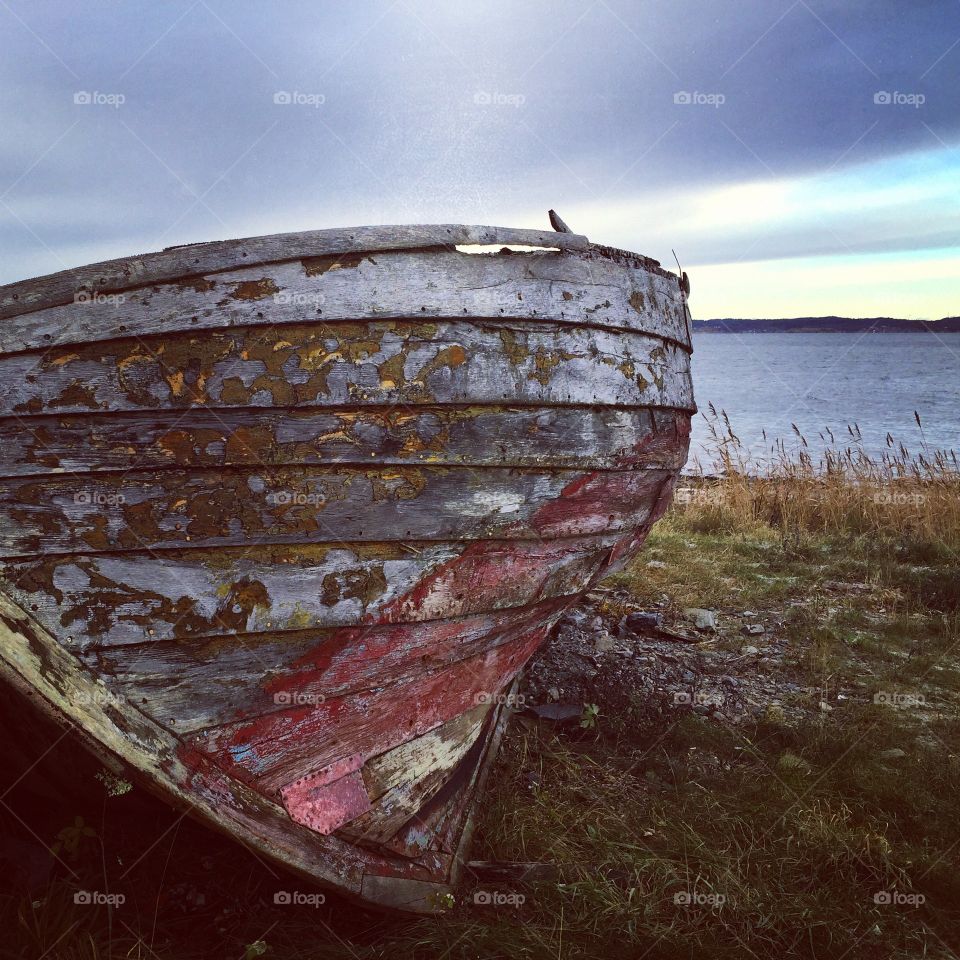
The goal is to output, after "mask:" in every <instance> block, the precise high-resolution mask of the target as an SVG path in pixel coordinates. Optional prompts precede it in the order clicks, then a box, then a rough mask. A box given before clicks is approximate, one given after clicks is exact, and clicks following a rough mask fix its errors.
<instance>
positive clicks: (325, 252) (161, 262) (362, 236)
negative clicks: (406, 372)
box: [0, 223, 654, 319]
mask: <svg viewBox="0 0 960 960" xmlns="http://www.w3.org/2000/svg"><path fill="white" fill-rule="evenodd" d="M470 244H516V245H518V246H533V247H546V248H556V249H560V250H586V249H587V248H588V247H589V241H588V240H587V238H586V237H584V236H580V235H579V234H563V235H559V234H557V233H554V232H552V231H550V230H518V229H513V228H510V227H487V226H474V225H463V224H453V223H450V224H424V225H416V226H406V225H404V226H382V227H380V226H378V227H347V228H344V229H336V230H310V231H304V232H301V233H276V234H271V235H269V236H262V237H246V238H244V239H242V240H220V241H213V242H208V243H194V244H188V245H185V246H179V247H168V248H167V249H166V250H163V251H161V252H159V253H145V254H140V255H139V256H136V257H121V258H119V259H117V260H107V261H104V262H102V263H94V264H90V265H88V266H84V267H77V268H74V269H71V270H62V271H60V272H59V273H54V274H51V275H50V276H47V277H42V278H39V279H36V280H22V281H20V282H19V283H11V284H8V285H7V286H5V287H2V288H0V319H4V318H7V317H14V316H18V315H20V314H23V313H28V312H31V311H35V310H39V309H42V308H44V307H49V306H55V305H57V304H62V303H69V302H71V301H73V300H74V299H75V298H76V297H77V296H78V295H79V296H88V297H89V296H92V295H94V294H98V293H111V292H115V291H120V290H129V289H131V288H133V287H138V286H145V285H148V284H154V283H164V282H166V281H169V280H175V279H177V278H179V277H191V276H197V275H203V274H206V273H209V272H211V271H219V270H229V269H231V268H233V267H236V266H240V265H241V264H243V265H247V266H260V265H263V264H269V263H276V262H278V261H282V260H289V259H291V258H294V257H296V258H300V257H317V256H331V255H339V254H350V253H365V252H370V251H375V250H409V249H416V248H418V247H438V246H454V245H470ZM653 262H654V261H651V263H653Z"/></svg>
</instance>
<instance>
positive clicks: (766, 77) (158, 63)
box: [0, 0, 960, 319]
mask: <svg viewBox="0 0 960 960" xmlns="http://www.w3.org/2000/svg"><path fill="white" fill-rule="evenodd" d="M958 134H960V0H914V2H911V3H905V2H893V0H869V2H867V0H717V2H705V0H701V2H684V0H671V2H662V0H651V2H636V0H634V2H629V3H628V2H625V0H550V2H549V3H547V2H541V0H528V2H526V3H517V2H516V0H512V2H499V0H490V2H479V0H473V2H471V0H353V2H351V3H349V4H346V3H334V2H331V0H313V2H300V0H277V2H275V3H269V4H268V3H262V2H247V0H229V2H228V0H160V2H153V3H145V2H141V3H136V2H133V0H92V2H85V3H82V4H79V3H76V2H75V0H73V2H66V0H0V283H7V282H12V281H14V280H20V279H23V278H26V277H30V276H38V275H42V274H46V273H51V272H54V271H57V270H62V269H66V268H69V267H74V266H79V265H82V264H84V263H89V262H92V261H96V260H103V259H109V258H112V257H120V256H126V255H130V254H136V253H143V252H146V251H149V250H157V249H161V248H163V247H166V246H171V245H175V244H183V243H191V242H197V241H204V240H217V239H226V238H230V237H241V236H252V235H257V234H266V233H276V232H281V231H290V230H308V229H322V228H324V227H341V226H353V225H360V224H374V223H429V222H440V223H451V222H460V223H480V224H496V225H501V226H516V227H536V228H544V227H546V226H547V210H548V209H549V208H551V207H552V208H555V209H556V210H557V211H558V212H559V213H560V215H561V216H562V217H563V218H564V220H565V221H566V222H567V223H568V224H569V225H570V226H571V227H572V228H573V229H574V230H575V231H576V232H578V233H583V234H586V235H587V236H588V237H590V239H591V240H594V241H596V242H600V243H606V244H610V245H614V246H619V247H624V248H627V249H632V250H636V251H638V252H641V253H644V254H647V255H649V256H653V257H655V258H656V259H658V260H660V261H661V262H663V263H664V265H665V266H668V267H671V268H672V267H673V265H674V259H673V253H672V251H673V250H675V251H676V254H677V256H678V257H679V258H680V260H681V262H682V263H683V267H684V269H686V270H687V271H688V272H689V274H690V276H691V280H692V285H693V291H692V298H691V308H692V312H693V314H694V316H696V317H740V316H744V317H792V316H810V315H824V314H839V315H846V316H858V317H859V316H903V317H923V318H928V319H933V318H937V317H940V316H948V315H950V316H954V315H957V314H960V136H958Z"/></svg>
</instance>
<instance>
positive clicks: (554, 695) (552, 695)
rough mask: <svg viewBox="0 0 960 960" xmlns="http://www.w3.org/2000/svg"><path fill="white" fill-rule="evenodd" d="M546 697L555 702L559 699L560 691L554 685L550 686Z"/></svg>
mask: <svg viewBox="0 0 960 960" xmlns="http://www.w3.org/2000/svg"><path fill="white" fill-rule="evenodd" d="M547 699H548V700H549V701H551V703H556V702H557V701H558V700H559V699H560V691H559V690H558V689H557V688H556V687H551V688H550V689H549V690H548V691H547Z"/></svg>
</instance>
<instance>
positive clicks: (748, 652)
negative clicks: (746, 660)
mask: <svg viewBox="0 0 960 960" xmlns="http://www.w3.org/2000/svg"><path fill="white" fill-rule="evenodd" d="M740 652H741V653H742V654H744V655H745V656H748V657H752V656H754V655H756V654H758V653H759V652H760V651H759V650H758V649H757V648H756V647H750V646H747V647H741V648H740Z"/></svg>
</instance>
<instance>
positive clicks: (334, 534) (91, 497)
mask: <svg viewBox="0 0 960 960" xmlns="http://www.w3.org/2000/svg"><path fill="white" fill-rule="evenodd" d="M679 455H680V454H679V451H678V452H677V454H676V456H679ZM670 475H671V471H669V470H648V469H633V470H626V471H603V472H601V473H598V474H595V473H588V472H585V471H577V470H555V469H550V470H543V469H536V468H533V467H528V468H523V469H517V468H510V469H507V468H502V467H438V466H417V467H408V466H403V467H398V466H388V467H368V468H363V467H348V468H340V469H334V468H328V467H321V466H313V467H300V468H278V469H275V470H266V471H265V470H259V469H249V468H239V469H233V470H229V471H211V470H204V471H196V472H186V471H180V470H170V471H163V472H161V473H153V474H144V473H140V472H129V473H125V474H116V473H110V474H96V475H92V476H90V475H87V476H84V475H79V476H78V475H73V474H61V475H58V476H55V477H43V478H36V477H31V478H29V479H25V480H0V557H4V558H11V557H23V556H39V555H43V554H47V553H71V554H83V553H100V552H104V551H109V552H111V553H117V552H124V551H131V550H132V551H142V550H145V549H152V548H161V547H162V548H165V549H166V548H176V547H190V546H193V547H214V546H262V545H267V544H305V543H343V542H345V541H346V542H355V541H359V542H362V541H371V542H374V541H382V540H384V539H392V540H402V541H418V542H419V541H432V540H464V541H470V540H485V539H518V538H522V539H529V538H530V537H534V536H542V537H551V536H568V535H571V534H591V533H601V532H604V531H616V530H622V529H624V528H626V527H633V526H636V524H637V523H639V522H640V521H642V520H643V519H644V518H645V516H646V512H647V511H648V510H649V507H650V505H651V502H652V499H653V497H654V496H655V495H656V493H657V491H658V490H659V489H660V487H661V485H662V484H663V481H664V480H665V479H666V478H667V477H668V476H670ZM601 492H602V495H601ZM545 508H546V509H545ZM547 513H549V520H545V519H544V518H545V516H546V514H547ZM385 534H386V535H387V536H386V537H385Z"/></svg>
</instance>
